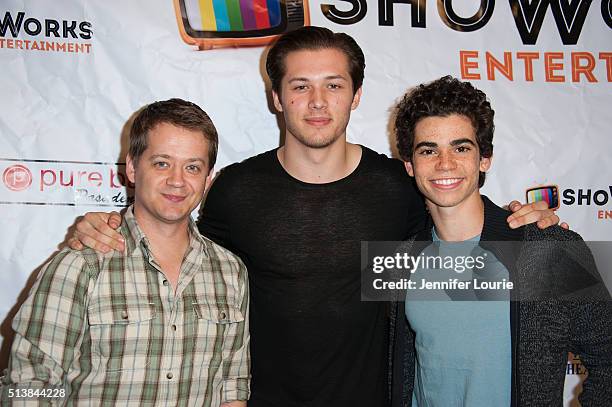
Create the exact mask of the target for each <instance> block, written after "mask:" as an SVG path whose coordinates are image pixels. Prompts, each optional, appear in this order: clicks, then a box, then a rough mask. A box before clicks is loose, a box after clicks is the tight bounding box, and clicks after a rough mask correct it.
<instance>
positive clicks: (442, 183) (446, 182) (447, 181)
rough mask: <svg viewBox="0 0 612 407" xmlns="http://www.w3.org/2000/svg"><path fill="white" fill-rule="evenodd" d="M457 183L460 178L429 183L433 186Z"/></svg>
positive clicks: (436, 180)
mask: <svg viewBox="0 0 612 407" xmlns="http://www.w3.org/2000/svg"><path fill="white" fill-rule="evenodd" d="M459 181H461V178H445V179H435V180H432V181H431V182H433V183H434V184H438V185H452V184H455V183H457V182H459Z"/></svg>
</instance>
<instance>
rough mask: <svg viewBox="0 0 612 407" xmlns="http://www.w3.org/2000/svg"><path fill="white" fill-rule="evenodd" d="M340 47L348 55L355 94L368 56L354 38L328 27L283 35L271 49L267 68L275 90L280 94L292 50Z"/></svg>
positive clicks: (302, 29)
mask: <svg viewBox="0 0 612 407" xmlns="http://www.w3.org/2000/svg"><path fill="white" fill-rule="evenodd" d="M319 49H337V50H339V51H341V52H343V53H344V54H345V55H346V58H347V60H348V65H349V73H350V75H351V80H352V82H353V93H356V92H357V90H358V89H359V88H361V85H362V84H363V75H364V70H365V56H364V55H363V51H362V50H361V48H360V47H359V45H358V44H357V42H355V40H354V39H353V37H351V36H350V35H348V34H344V33H334V32H333V31H331V30H330V29H328V28H323V27H315V26H307V27H302V28H299V29H297V30H295V31H291V32H289V33H287V34H284V35H282V36H281V37H280V38H279V39H278V40H277V41H276V42H275V43H274V45H273V46H272V48H270V51H269V52H268V57H267V59H266V71H267V73H268V76H269V77H270V82H272V90H274V91H275V92H276V93H278V94H280V88H281V81H282V79H283V76H285V58H286V57H287V55H288V54H289V53H291V52H295V51H302V50H319Z"/></svg>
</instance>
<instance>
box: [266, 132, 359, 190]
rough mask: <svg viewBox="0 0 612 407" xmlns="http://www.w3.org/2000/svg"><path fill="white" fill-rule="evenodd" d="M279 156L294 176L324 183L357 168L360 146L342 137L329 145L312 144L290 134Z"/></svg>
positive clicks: (310, 181)
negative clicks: (306, 144)
mask: <svg viewBox="0 0 612 407" xmlns="http://www.w3.org/2000/svg"><path fill="white" fill-rule="evenodd" d="M277 157H278V160H279V161H280V163H281V165H282V166H283V168H284V169H285V171H287V172H288V173H289V174H290V175H291V176H292V177H294V178H296V179H298V180H300V181H302V182H307V183H311V184H325V183H329V182H334V181H338V180H340V179H342V178H345V177H347V176H348V175H350V174H351V173H352V172H353V171H354V170H355V168H357V166H358V165H359V161H360V160H361V147H359V146H357V145H355V144H350V143H347V142H346V140H345V138H344V137H341V138H339V139H338V140H336V141H335V142H334V143H332V144H331V145H329V146H327V147H323V148H312V147H307V146H305V145H304V144H302V143H300V142H299V141H298V140H296V139H295V138H293V137H290V136H288V137H286V141H285V145H284V146H283V147H281V148H279V149H278V152H277Z"/></svg>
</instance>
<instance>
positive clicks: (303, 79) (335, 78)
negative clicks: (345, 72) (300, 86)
mask: <svg viewBox="0 0 612 407" xmlns="http://www.w3.org/2000/svg"><path fill="white" fill-rule="evenodd" d="M324 79H325V80H337V79H340V80H343V81H347V80H348V79H347V78H345V77H344V76H342V75H329V76H326V77H325V78H324ZM309 81H310V79H309V78H303V77H297V78H291V79H289V83H292V82H309Z"/></svg>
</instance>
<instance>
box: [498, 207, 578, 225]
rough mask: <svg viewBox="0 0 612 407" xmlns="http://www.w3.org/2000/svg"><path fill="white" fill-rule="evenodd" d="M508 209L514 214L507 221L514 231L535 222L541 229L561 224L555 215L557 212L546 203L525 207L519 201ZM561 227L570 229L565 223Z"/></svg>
mask: <svg viewBox="0 0 612 407" xmlns="http://www.w3.org/2000/svg"><path fill="white" fill-rule="evenodd" d="M508 208H509V209H510V210H511V211H512V212H513V214H512V215H510V216H509V217H508V219H506V220H507V221H508V225H510V227H511V228H512V229H516V228H518V227H521V226H525V225H528V224H530V223H534V222H537V223H536V224H537V225H538V227H539V228H540V229H546V228H547V227H549V226H554V225H558V224H559V220H560V219H559V217H558V216H557V215H556V214H555V211H553V210H552V209H549V208H548V203H547V202H545V201H538V202H533V203H530V204H525V205H523V204H521V203H520V202H518V201H512V202H510V204H509V205H508ZM561 227H562V228H564V229H569V225H568V224H567V223H565V222H563V223H561Z"/></svg>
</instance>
